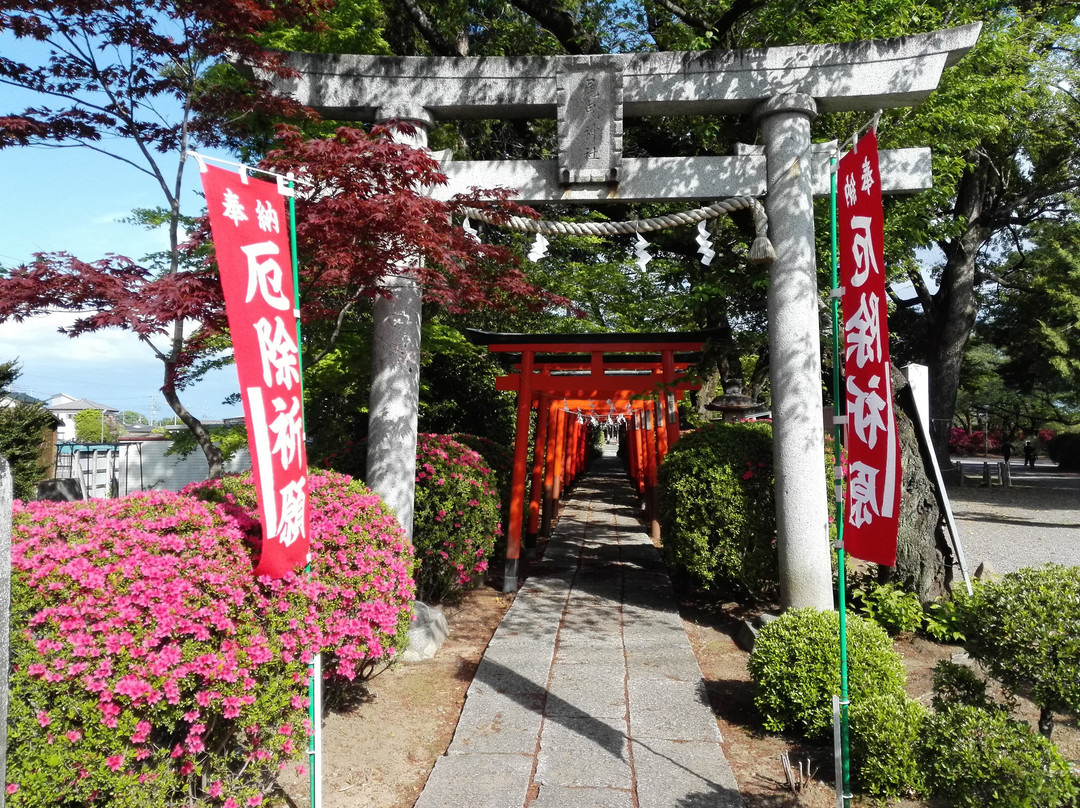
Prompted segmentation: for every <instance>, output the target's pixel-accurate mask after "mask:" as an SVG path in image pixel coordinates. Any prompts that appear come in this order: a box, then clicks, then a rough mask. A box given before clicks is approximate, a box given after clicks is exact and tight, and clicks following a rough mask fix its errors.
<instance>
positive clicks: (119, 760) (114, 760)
mask: <svg viewBox="0 0 1080 808" xmlns="http://www.w3.org/2000/svg"><path fill="white" fill-rule="evenodd" d="M105 765H107V766H108V767H109V768H110V769H112V770H113V771H114V772H118V771H120V769H122V768H123V767H124V756H123V755H113V756H112V757H108V758H105Z"/></svg>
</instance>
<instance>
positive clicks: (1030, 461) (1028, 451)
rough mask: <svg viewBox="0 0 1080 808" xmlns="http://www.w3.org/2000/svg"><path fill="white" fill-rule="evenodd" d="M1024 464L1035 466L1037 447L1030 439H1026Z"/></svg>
mask: <svg viewBox="0 0 1080 808" xmlns="http://www.w3.org/2000/svg"><path fill="white" fill-rule="evenodd" d="M1024 465H1025V466H1031V467H1032V468H1035V447H1034V446H1032V445H1031V441H1029V440H1027V441H1024Z"/></svg>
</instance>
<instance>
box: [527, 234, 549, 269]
mask: <svg viewBox="0 0 1080 808" xmlns="http://www.w3.org/2000/svg"><path fill="white" fill-rule="evenodd" d="M547 251H548V240H547V238H546V237H545V236H544V234H543V233H537V234H536V238H535V239H534V240H533V245H532V249H531V250H529V255H528V258H529V260H530V261H532V262H533V263H534V264H535V263H536V262H537V261H539V260H540V259H541V258H543V257H544V256H545V255H547Z"/></svg>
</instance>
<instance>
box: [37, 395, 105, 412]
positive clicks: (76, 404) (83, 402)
mask: <svg viewBox="0 0 1080 808" xmlns="http://www.w3.org/2000/svg"><path fill="white" fill-rule="evenodd" d="M56 398H57V397H56V396H54V397H53V399H52V400H55V399H56ZM64 398H71V397H70V396H64ZM46 409H48V410H50V411H51V412H82V411H83V410H104V411H105V412H120V410H118V409H116V407H110V406H108V405H107V404H99V403H98V402H96V401H91V400H90V399H88V398H76V399H72V400H70V401H66V402H64V403H61V404H50V405H47V406H46Z"/></svg>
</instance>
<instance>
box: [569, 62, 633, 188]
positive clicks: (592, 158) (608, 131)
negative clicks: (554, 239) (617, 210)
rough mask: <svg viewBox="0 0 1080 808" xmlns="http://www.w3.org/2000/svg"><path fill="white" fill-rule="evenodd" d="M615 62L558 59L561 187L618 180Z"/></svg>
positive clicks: (619, 90)
mask: <svg viewBox="0 0 1080 808" xmlns="http://www.w3.org/2000/svg"><path fill="white" fill-rule="evenodd" d="M619 65H620V63H619V62H617V61H615V60H611V59H604V58H603V57H595V56H593V57H588V56H586V57H578V58H574V59H563V60H561V61H560V63H559V69H558V74H557V77H556V80H557V87H558V108H559V112H558V126H559V181H560V182H561V183H562V184H564V185H573V184H578V183H602V182H606V183H615V182H618V181H619V161H620V159H622V127H623V80H622V71H621V70H620V69H619Z"/></svg>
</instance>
